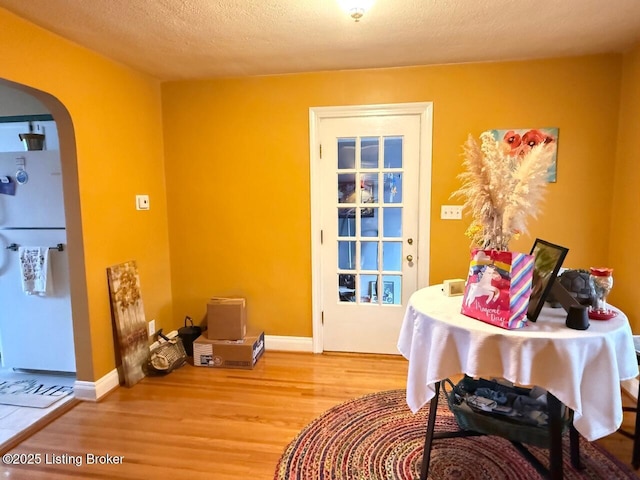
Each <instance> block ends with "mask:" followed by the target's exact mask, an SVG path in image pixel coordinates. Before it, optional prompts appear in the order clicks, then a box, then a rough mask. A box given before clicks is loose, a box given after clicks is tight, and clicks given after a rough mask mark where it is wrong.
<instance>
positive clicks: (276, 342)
mask: <svg viewBox="0 0 640 480" xmlns="http://www.w3.org/2000/svg"><path fill="white" fill-rule="evenodd" d="M264 347H265V350H280V351H283V352H313V338H311V337H290V336H284V335H265V336H264Z"/></svg>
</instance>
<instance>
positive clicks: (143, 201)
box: [136, 195, 149, 210]
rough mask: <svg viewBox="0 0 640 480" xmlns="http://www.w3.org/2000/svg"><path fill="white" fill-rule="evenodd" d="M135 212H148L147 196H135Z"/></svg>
mask: <svg viewBox="0 0 640 480" xmlns="http://www.w3.org/2000/svg"><path fill="white" fill-rule="evenodd" d="M136 210H149V195H136Z"/></svg>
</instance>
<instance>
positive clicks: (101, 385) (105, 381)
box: [73, 368, 120, 402]
mask: <svg viewBox="0 0 640 480" xmlns="http://www.w3.org/2000/svg"><path fill="white" fill-rule="evenodd" d="M118 386H120V379H119V377H118V370H117V369H115V368H114V369H113V370H111V371H110V372H109V373H107V374H106V375H105V376H104V377H102V378H100V379H98V381H97V382H85V381H82V380H76V381H75V383H74V384H73V395H74V397H76V398H77V399H79V400H85V401H90V402H97V401H98V400H100V399H101V398H102V397H104V396H105V395H106V394H107V393H109V392H110V391H111V390H113V389H115V388H117V387H118Z"/></svg>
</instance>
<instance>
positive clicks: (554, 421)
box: [547, 392, 562, 480]
mask: <svg viewBox="0 0 640 480" xmlns="http://www.w3.org/2000/svg"><path fill="white" fill-rule="evenodd" d="M547 406H548V408H549V437H550V445H549V473H550V476H551V480H561V479H562V403H561V402H560V400H558V399H557V398H556V397H555V396H553V395H552V394H551V393H550V392H547Z"/></svg>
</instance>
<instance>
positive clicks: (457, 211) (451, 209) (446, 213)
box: [440, 205, 462, 220]
mask: <svg viewBox="0 0 640 480" xmlns="http://www.w3.org/2000/svg"><path fill="white" fill-rule="evenodd" d="M440 218H441V219H442V220H462V205H442V206H441V207H440Z"/></svg>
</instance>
